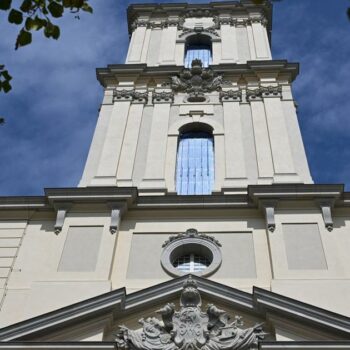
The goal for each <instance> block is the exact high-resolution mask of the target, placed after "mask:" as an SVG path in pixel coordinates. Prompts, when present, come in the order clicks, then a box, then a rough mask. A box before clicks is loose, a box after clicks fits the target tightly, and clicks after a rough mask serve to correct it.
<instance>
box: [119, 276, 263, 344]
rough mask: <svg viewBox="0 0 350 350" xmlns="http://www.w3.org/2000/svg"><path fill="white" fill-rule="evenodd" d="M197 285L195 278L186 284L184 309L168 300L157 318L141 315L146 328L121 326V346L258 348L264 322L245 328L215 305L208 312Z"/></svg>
mask: <svg viewBox="0 0 350 350" xmlns="http://www.w3.org/2000/svg"><path fill="white" fill-rule="evenodd" d="M201 306H202V300H201V296H200V293H199V291H198V289H197V284H196V282H195V281H194V280H192V278H191V277H189V278H188V279H187V280H186V282H185V283H184V286H183V290H182V293H181V296H180V309H179V310H178V311H176V310H175V305H174V304H171V303H168V304H166V305H165V306H164V307H163V308H161V309H159V310H157V311H156V312H157V313H158V314H160V315H161V317H162V321H160V320H159V319H158V318H156V317H148V318H146V319H144V318H141V319H140V320H139V323H140V324H141V325H142V328H139V329H137V330H131V329H129V328H127V327H125V326H121V327H120V330H119V332H118V333H117V334H116V339H115V341H116V345H117V349H123V350H129V349H130V350H248V349H257V347H258V343H259V341H260V340H262V339H263V338H264V336H265V335H266V334H267V333H265V332H264V331H263V329H262V324H257V325H255V326H254V327H250V328H245V329H244V328H242V326H243V322H242V318H241V317H239V316H236V317H235V319H234V321H233V322H230V317H229V315H228V314H227V313H226V312H225V311H224V310H220V309H218V308H217V307H216V306H215V305H213V304H208V306H207V310H206V312H203V311H202V310H201Z"/></svg>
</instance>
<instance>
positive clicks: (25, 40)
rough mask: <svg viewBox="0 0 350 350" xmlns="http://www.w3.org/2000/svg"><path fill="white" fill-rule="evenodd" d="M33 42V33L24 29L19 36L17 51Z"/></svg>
mask: <svg viewBox="0 0 350 350" xmlns="http://www.w3.org/2000/svg"><path fill="white" fill-rule="evenodd" d="M31 42H32V33H30V32H27V31H26V30H24V29H21V31H20V32H19V34H18V36H17V40H16V46H15V49H16V50H17V49H18V48H20V47H22V46H25V45H29V44H30V43H31Z"/></svg>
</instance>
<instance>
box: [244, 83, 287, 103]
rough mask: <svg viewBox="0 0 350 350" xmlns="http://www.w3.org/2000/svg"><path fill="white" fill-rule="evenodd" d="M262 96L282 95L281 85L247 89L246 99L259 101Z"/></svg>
mask: <svg viewBox="0 0 350 350" xmlns="http://www.w3.org/2000/svg"><path fill="white" fill-rule="evenodd" d="M263 97H282V87H281V86H260V87H258V88H256V89H247V91H246V98H247V101H249V102H250V101H259V100H261V99H262V98H263Z"/></svg>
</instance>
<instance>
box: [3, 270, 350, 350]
mask: <svg viewBox="0 0 350 350" xmlns="http://www.w3.org/2000/svg"><path fill="white" fill-rule="evenodd" d="M188 277H189V276H188V275H186V276H182V277H178V278H174V279H171V280H169V281H166V282H163V283H160V284H157V285H154V286H152V287H150V288H146V289H143V290H141V291H138V292H136V293H132V294H128V295H127V294H126V292H125V288H121V289H117V290H115V291H111V292H108V293H105V294H102V295H99V296H96V297H93V298H91V299H88V300H85V301H82V302H79V303H76V304H73V305H70V306H67V307H64V308H61V309H59V310H56V311H52V312H50V313H47V314H44V315H41V316H37V317H35V318H32V319H29V320H26V321H22V322H20V323H17V324H14V325H11V326H8V327H5V328H3V329H1V330H0V348H1V345H5V344H6V345H8V343H6V342H9V341H11V343H10V344H14V343H13V341H19V340H35V339H37V338H38V337H40V336H41V335H42V334H46V335H47V334H48V333H49V332H50V331H55V330H57V329H61V330H62V329H64V328H65V327H68V326H74V325H77V324H79V323H80V322H81V321H82V320H85V321H87V320H91V319H93V318H96V317H102V316H103V317H106V319H110V317H112V318H113V317H114V316H117V317H118V318H119V317H121V316H123V315H130V313H133V312H139V311H140V310H142V309H143V308H145V307H147V308H149V307H151V306H154V305H158V304H159V303H163V302H164V301H169V300H172V298H174V297H175V296H177V295H178V294H179V293H180V291H181V289H182V286H183V282H184V281H185V280H186V279H187V278H188ZM192 279H193V280H195V281H196V282H197V285H198V290H199V291H200V293H201V295H202V296H204V297H206V298H213V299H215V300H216V301H217V302H220V303H222V304H226V305H230V306H231V307H233V308H237V309H239V310H241V311H244V312H246V313H250V314H251V315H255V316H256V317H260V318H264V319H267V320H268V319H269V317H274V316H279V317H282V318H285V319H288V320H291V321H294V322H297V323H298V324H299V325H300V326H301V327H302V326H303V325H307V326H310V327H312V328H314V329H317V330H324V331H325V332H326V333H328V334H333V335H336V336H338V337H340V338H341V339H342V338H345V339H347V338H349V336H350V318H348V317H345V316H342V315H339V314H336V313H333V312H330V311H326V310H323V309H321V308H318V307H315V306H312V305H309V304H306V303H302V302H299V301H297V300H294V299H291V298H288V297H285V296H282V295H279V294H276V293H273V292H270V291H268V290H265V289H261V288H256V287H254V289H253V293H252V294H250V293H245V292H242V291H239V290H237V289H235V288H232V287H228V286H226V285H223V284H221V283H218V282H214V281H211V280H208V279H205V278H201V277H198V276H192ZM113 315H114V316H113ZM314 343H315V342H314ZM320 343H321V344H324V343H325V342H320ZM326 343H327V342H326ZM337 343H338V342H337ZM339 343H340V344H347V343H344V342H339ZM18 344H19V343H18ZM21 344H23V345H27V344H28V345H29V344H30V343H25V342H22V343H21ZM44 344H45V343H44ZM60 344H62V343H60ZM63 344H64V343H63ZM67 344H70V343H67ZM84 344H85V342H84ZM86 344H91V343H86ZM107 344H108V343H106V345H107ZM262 344H263V343H262ZM267 344H269V343H267ZM274 344H275V343H274ZM308 344H309V343H308ZM333 344H335V342H333ZM264 349H268V347H265V348H264ZM277 349H278V348H277Z"/></svg>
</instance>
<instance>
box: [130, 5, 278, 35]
mask: <svg viewBox="0 0 350 350" xmlns="http://www.w3.org/2000/svg"><path fill="white" fill-rule="evenodd" d="M221 14H223V15H224V16H226V17H227V16H228V17H229V18H230V21H229V24H231V25H236V23H238V24H239V21H238V20H236V18H235V15H237V17H241V18H242V16H244V17H246V18H247V21H255V20H257V19H258V18H259V20H261V19H263V21H264V24H265V25H266V26H267V28H268V32H269V33H270V32H271V29H272V5H271V3H270V2H269V1H265V2H264V3H262V4H259V5H257V4H254V3H253V2H252V1H249V0H241V1H226V2H224V1H221V2H211V3H209V4H208V3H206V4H188V3H178V4H134V5H130V6H129V7H128V10H127V18H128V28H129V33H132V31H133V29H134V28H135V22H137V21H138V22H139V23H138V24H139V25H140V24H141V25H144V26H147V25H152V24H150V23H152V22H153V25H161V26H162V27H164V26H167V25H168V23H167V22H168V21H170V22H171V24H172V25H180V26H181V24H182V23H183V22H184V19H185V18H188V17H213V18H220V15H221ZM250 14H254V15H252V16H251V18H250ZM257 14H260V15H259V16H257ZM140 17H141V18H142V19H141V20H140V19H139V18H140ZM144 18H148V20H145V19H144ZM153 18H154V19H158V20H157V21H154V20H151V21H150V20H149V19H153ZM162 18H163V20H159V19H162ZM164 18H166V19H165V20H164ZM220 21H221V19H219V21H218V23H217V24H220ZM223 21H224V20H223ZM250 23H251V22H250Z"/></svg>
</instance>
